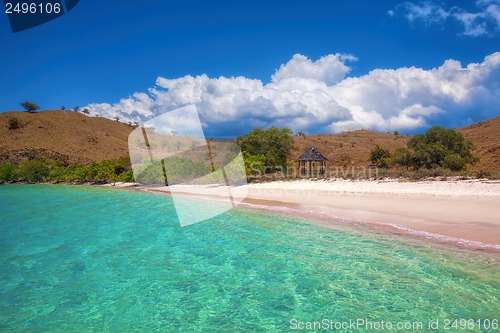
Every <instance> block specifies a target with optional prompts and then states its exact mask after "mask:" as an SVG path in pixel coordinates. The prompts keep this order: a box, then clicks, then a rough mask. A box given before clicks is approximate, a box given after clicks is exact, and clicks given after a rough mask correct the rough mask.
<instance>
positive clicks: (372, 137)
mask: <svg viewBox="0 0 500 333" xmlns="http://www.w3.org/2000/svg"><path fill="white" fill-rule="evenodd" d="M409 139H410V137H409V136H400V137H396V136H395V135H394V134H386V133H377V132H371V131H366V130H359V131H350V132H344V133H339V134H317V135H307V136H305V137H300V136H296V137H295V146H296V147H297V148H298V150H296V151H295V152H294V153H293V159H294V160H295V159H296V158H297V157H299V156H300V155H301V154H302V153H303V152H304V151H306V149H308V148H309V147H314V148H316V149H317V150H319V151H320V152H321V153H322V154H323V155H325V157H326V158H328V160H329V165H335V166H342V167H345V166H351V165H354V166H355V167H361V166H368V165H369V164H370V151H371V150H372V149H373V148H375V146H377V145H379V146H380V147H382V148H385V149H389V150H391V151H394V150H395V149H397V148H400V147H406V143H407V142H408V140H409Z"/></svg>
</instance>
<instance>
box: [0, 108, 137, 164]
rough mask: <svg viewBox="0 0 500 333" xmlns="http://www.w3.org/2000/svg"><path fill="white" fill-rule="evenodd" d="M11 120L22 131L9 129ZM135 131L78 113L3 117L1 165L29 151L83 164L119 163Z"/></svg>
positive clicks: (124, 125)
mask: <svg viewBox="0 0 500 333" xmlns="http://www.w3.org/2000/svg"><path fill="white" fill-rule="evenodd" d="M9 119H17V121H18V124H19V128H17V129H9ZM132 130H133V127H131V126H128V125H126V124H122V123H118V122H116V121H112V120H110V119H106V118H100V117H99V118H97V117H87V116H85V115H83V114H81V113H78V112H75V111H43V112H38V113H27V112H5V113H0V137H1V138H2V140H1V142H0V161H2V160H10V161H15V160H16V159H19V158H22V157H24V156H26V154H29V153H30V151H31V152H32V151H43V152H45V153H47V154H49V155H58V156H61V155H63V156H65V157H67V159H68V161H69V162H72V163H81V164H88V163H90V162H92V161H97V162H99V161H102V160H106V159H117V158H120V157H123V156H127V155H128V146H127V142H128V141H127V140H128V135H129V134H130V132H131V131H132Z"/></svg>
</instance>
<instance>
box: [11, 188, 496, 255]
mask: <svg viewBox="0 0 500 333" xmlns="http://www.w3.org/2000/svg"><path fill="white" fill-rule="evenodd" d="M17 184H22V183H17ZM47 184H53V183H47ZM60 184H66V183H60ZM66 185H83V186H98V187H107V188H114V189H122V190H132V191H140V192H146V193H155V194H160V195H171V193H170V189H169V188H168V187H160V188H146V187H141V186H139V185H138V184H136V183H125V182H116V183H104V184H103V183H81V184H66ZM185 188H186V191H185V192H183V191H182V190H181V191H179V190H178V189H177V190H176V191H175V193H176V194H177V195H181V196H184V197H190V198H195V199H202V200H213V201H228V200H227V198H226V197H222V196H220V193H221V192H220V187H201V188H200V187H196V190H195V191H194V192H195V193H193V187H192V186H185ZM240 188H241V189H244V192H246V196H245V198H237V197H235V199H236V200H235V201H236V202H237V204H236V206H238V207H243V208H249V209H257V210H264V211H271V212H278V213H284V214H287V215H293V216H300V217H303V218H305V219H307V220H309V221H311V222H312V223H315V224H319V225H321V226H322V227H333V225H334V224H335V223H338V222H339V221H341V222H343V223H345V225H360V224H361V225H364V226H367V227H370V228H372V229H373V230H378V231H383V232H385V233H389V234H393V235H401V236H403V237H405V238H416V239H421V240H423V241H425V242H431V243H440V244H445V245H452V246H458V247H460V248H467V249H470V250H480V251H488V252H494V253H500V182H499V181H496V180H454V181H449V180H448V181H441V180H426V181H418V182H412V181H404V180H398V179H385V180H344V179H336V180H314V179H309V180H295V181H273V182H267V183H257V184H248V185H245V186H242V187H240Z"/></svg>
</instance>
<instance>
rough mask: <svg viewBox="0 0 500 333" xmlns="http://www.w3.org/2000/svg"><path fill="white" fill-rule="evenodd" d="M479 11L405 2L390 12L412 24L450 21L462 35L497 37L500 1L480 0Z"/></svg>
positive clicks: (499, 29) (432, 3)
mask: <svg viewBox="0 0 500 333" xmlns="http://www.w3.org/2000/svg"><path fill="white" fill-rule="evenodd" d="M475 6H476V8H477V11H475V12H469V11H467V10H465V9H463V8H461V7H458V6H454V7H451V8H448V9H446V8H443V7H442V6H441V5H439V4H437V3H434V2H433V1H425V2H420V3H419V4H415V3H413V2H405V3H402V4H399V5H398V6H396V9H395V10H394V11H393V10H390V11H389V12H392V14H391V15H390V16H391V17H394V16H396V15H397V13H399V14H401V15H402V16H404V17H405V18H406V19H407V20H408V21H409V22H410V23H412V24H413V23H414V22H417V21H418V22H422V23H424V24H425V25H432V24H442V23H444V22H446V21H447V20H449V19H452V20H455V21H457V22H458V23H460V25H461V26H462V29H463V30H462V31H461V32H460V33H459V34H460V35H464V36H470V37H478V36H485V35H495V34H497V33H498V32H499V31H500V1H499V0H478V1H476V2H475Z"/></svg>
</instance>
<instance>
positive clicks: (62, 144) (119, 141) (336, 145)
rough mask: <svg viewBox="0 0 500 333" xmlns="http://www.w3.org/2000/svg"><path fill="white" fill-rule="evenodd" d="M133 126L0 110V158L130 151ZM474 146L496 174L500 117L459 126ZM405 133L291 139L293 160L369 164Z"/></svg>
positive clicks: (402, 142)
mask: <svg viewBox="0 0 500 333" xmlns="http://www.w3.org/2000/svg"><path fill="white" fill-rule="evenodd" d="M13 117H14V118H17V119H18V120H19V123H20V128H18V129H9V126H8V123H9V119H10V118H13ZM132 130H133V127H130V126H128V125H126V124H123V123H119V122H116V121H112V120H109V119H106V118H95V117H87V116H85V115H83V114H81V113H77V112H74V111H43V112H39V113H26V112H6V113H0V138H1V140H0V162H1V161H3V160H6V159H9V160H11V161H12V160H14V161H15V160H16V159H17V158H19V157H22V156H23V154H24V156H25V155H26V151H28V150H33V149H36V150H41V151H45V152H47V153H51V154H55V155H65V156H67V157H68V159H69V161H70V162H78V163H89V162H91V161H102V160H104V159H115V158H120V157H123V156H127V155H128V146H127V142H128V136H129V134H130V132H131V131H132ZM459 131H460V132H462V133H463V134H464V136H465V137H466V138H468V139H470V140H472V142H473V143H474V145H475V146H476V148H477V149H476V150H475V155H477V156H478V157H479V158H480V162H479V163H478V164H477V165H475V166H474V167H473V168H474V169H476V170H480V169H482V170H489V171H495V172H500V117H496V118H492V119H489V120H485V121H482V122H479V123H476V124H473V125H470V126H467V127H464V128H461V129H459ZM409 139H410V137H409V136H401V137H396V136H395V135H393V134H388V133H377V132H371V131H366V130H359V131H350V132H344V133H339V134H318V135H307V136H305V137H300V136H296V137H294V140H295V146H296V147H297V148H298V149H297V150H296V151H294V152H293V156H292V158H293V159H294V160H295V159H296V158H297V157H298V156H300V155H301V154H302V153H303V152H304V151H305V150H306V149H307V148H309V147H315V148H317V149H318V150H319V151H320V152H321V153H323V155H325V156H326V157H327V158H328V159H329V161H330V162H329V165H334V166H342V167H345V166H351V165H354V166H356V167H359V166H367V165H369V164H370V161H369V155H370V151H371V150H372V149H373V148H374V147H375V146H376V145H379V146H381V147H383V148H386V149H389V150H391V151H394V150H395V149H397V148H399V147H405V146H406V143H407V142H408V140H409Z"/></svg>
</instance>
